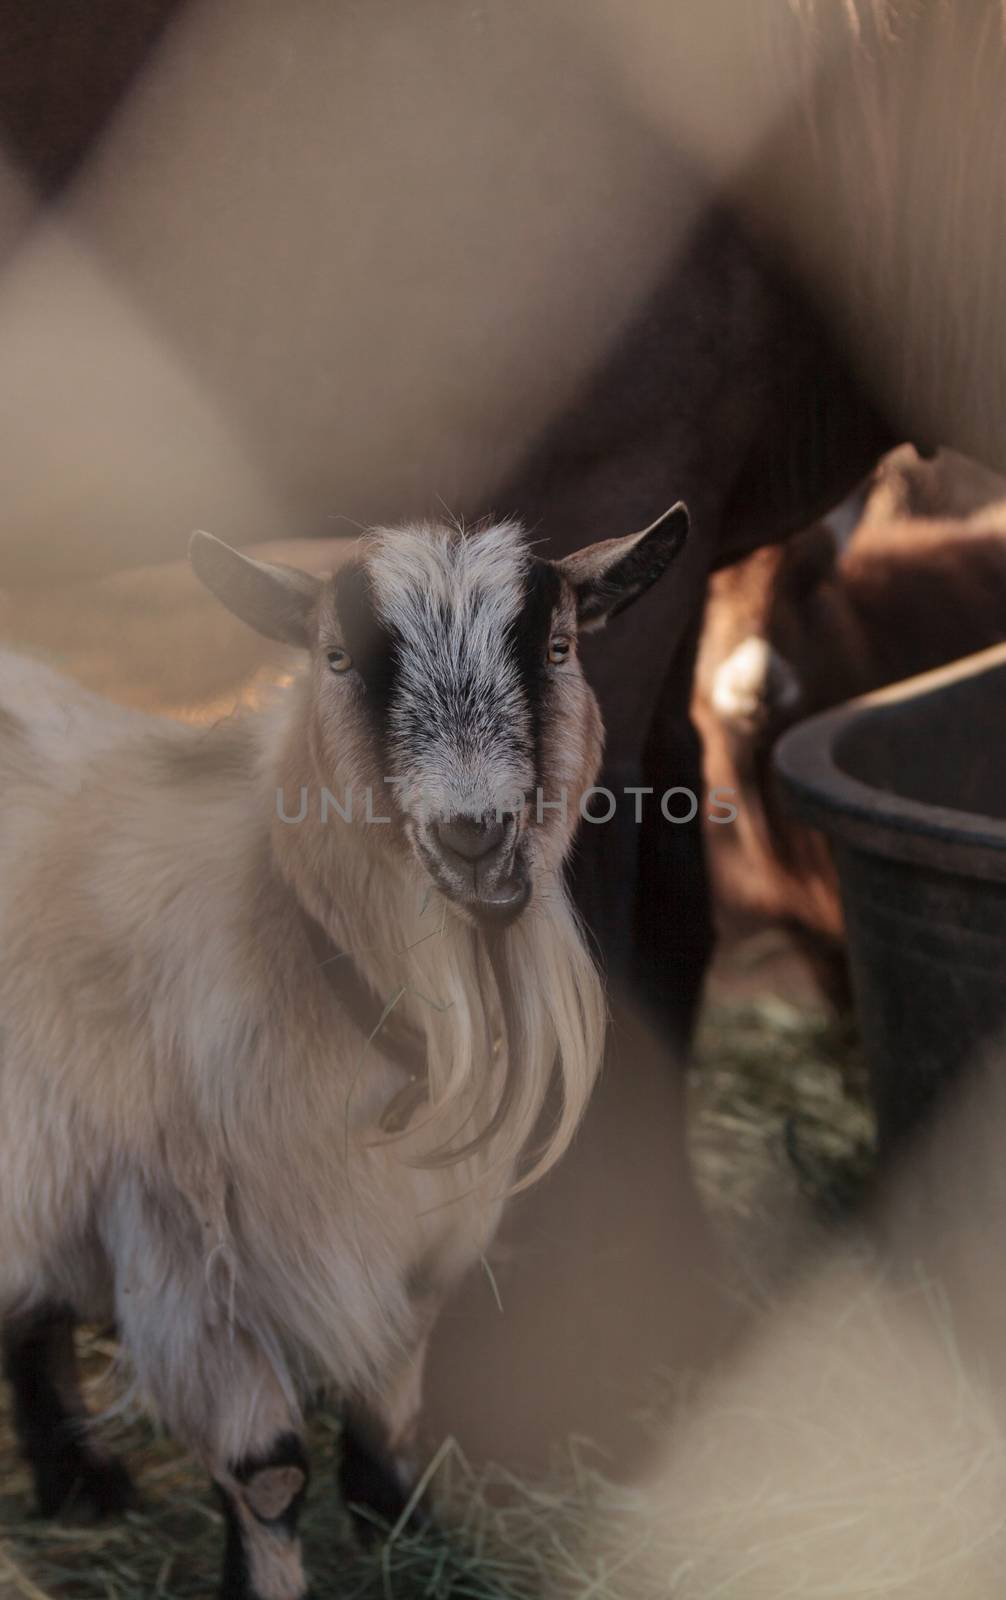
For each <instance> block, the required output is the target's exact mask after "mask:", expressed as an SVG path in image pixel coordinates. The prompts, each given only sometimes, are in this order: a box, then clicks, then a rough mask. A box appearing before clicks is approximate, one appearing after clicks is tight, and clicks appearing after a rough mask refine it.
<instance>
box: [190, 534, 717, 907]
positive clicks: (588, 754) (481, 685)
mask: <svg viewBox="0 0 1006 1600" xmlns="http://www.w3.org/2000/svg"><path fill="white" fill-rule="evenodd" d="M687 531H688V514H687V512H686V510H685V507H684V506H683V505H681V504H678V505H675V506H673V507H672V508H671V510H670V511H668V512H666V513H665V514H664V516H662V517H661V518H660V519H659V520H658V521H657V522H655V523H653V524H652V526H650V527H649V528H646V529H644V530H643V531H642V532H641V533H636V534H630V535H628V536H627V537H625V538H617V539H607V540H603V541H602V542H600V543H597V544H593V545H590V546H588V547H587V548H586V549H583V550H580V551H578V552H577V553H576V554H574V555H570V556H566V557H564V558H563V559H561V560H558V561H548V560H544V559H542V558H540V557H538V556H537V555H535V554H533V552H532V551H531V550H530V549H529V548H528V545H527V544H526V542H525V540H524V537H523V535H522V533H521V530H520V529H519V528H518V527H517V526H516V525H515V524H513V523H510V522H504V523H495V524H492V525H483V526H480V527H479V528H477V529H475V530H474V531H471V532H463V531H460V530H458V529H457V528H454V527H446V526H441V525H422V526H412V527H407V528H403V529H378V530H375V531H374V532H372V533H369V534H367V535H366V536H365V537H364V538H363V539H362V540H361V541H360V544H359V546H358V547H357V550H356V552H355V554H354V556H353V558H352V559H350V560H348V561H347V562H346V563H345V565H343V566H342V567H341V568H340V570H339V571H338V572H337V573H336V575H335V576H334V577H333V578H330V579H327V580H324V581H323V580H321V579H319V578H316V577H311V576H309V575H307V574H306V573H303V572H299V571H296V570H294V569H293V568H284V567H278V566H271V565H266V564H264V563H262V562H258V561H253V560H252V559H250V558H249V557H248V556H245V555H242V554H241V553H240V552H238V551H236V550H232V549H231V548H230V547H229V546H227V545H225V544H222V543H221V542H220V541H219V540H217V539H214V538H212V537H211V536H210V535H209V534H203V533H200V534H196V535H194V536H193V540H192V545H191V558H192V564H193V567H194V569H195V571H196V573H197V575H198V576H199V577H200V578H201V580H202V581H203V582H204V583H205V584H206V585H207V587H208V588H209V589H211V590H212V592H213V593H214V594H215V595H216V596H217V597H218V598H219V599H220V600H222V601H223V603H224V605H225V606H227V607H228V609H229V610H231V611H233V612H234V613H235V614H236V615H237V616H239V617H241V618H242V619H243V620H244V621H245V622H246V623H249V624H250V625H251V626H252V627H253V628H256V629H257V630H258V631H259V632H260V633H262V634H265V635H266V636H267V637H268V638H271V639H276V640H280V641H282V642H283V643H286V644H291V645H295V646H298V647H300V648H302V649H305V650H307V651H308V652H309V653H310V656H311V685H312V690H311V695H312V698H311V706H310V710H309V716H310V723H309V727H310V742H311V745H312V748H313V752H314V759H315V776H316V778H317V781H318V782H319V783H320V784H325V785H329V786H330V787H331V788H332V790H333V791H334V789H335V787H336V784H337V783H342V785H343V786H344V787H345V784H346V779H347V777H348V778H349V780H350V782H351V784H352V786H353V788H354V789H355V790H357V791H359V790H361V789H363V790H370V792H371V793H372V794H373V795H374V796H378V797H380V800H379V804H380V808H381V810H382V811H383V812H384V813H385V814H390V816H391V818H392V821H393V824H394V826H392V827H390V828H382V829H381V830H380V834H381V837H382V842H383V841H384V840H387V842H388V844H389V845H392V846H393V847H395V848H398V849H400V850H402V851H403V852H405V853H406V854H407V855H408V856H409V857H411V859H412V860H413V861H418V863H419V864H420V866H421V868H422V869H423V871H424V872H425V874H427V875H428V877H429V879H431V880H432V882H433V884H434V885H435V886H436V888H437V889H438V890H439V891H440V892H441V894H443V895H444V896H445V897H446V898H447V899H448V900H450V901H451V902H452V903H453V904H454V905H455V906H456V907H457V908H459V909H460V910H461V911H462V913H463V914H464V915H466V916H467V917H469V918H470V919H471V920H472V921H475V922H479V923H488V922H496V923H501V924H502V923H506V922H508V921H510V920H512V919H513V918H514V917H515V916H517V915H518V914H519V913H520V912H521V911H522V910H523V909H524V907H525V906H526V905H527V903H528V900H529V899H530V896H531V893H532V888H533V882H534V878H535V876H536V874H538V873H540V872H545V873H548V872H550V871H551V872H555V871H556V870H558V868H559V866H560V865H561V862H562V859H563V857H564V855H565V853H566V851H567V849H568V846H569V842H570V839H571V836H572V832H573V829H574V826H575V822H576V817H577V810H578V805H579V801H580V796H581V795H582V793H583V792H584V790H586V789H588V788H589V787H590V785H591V784H592V783H593V782H594V781H595V778H596V775H597V771H598V768H599V765H600V757H601V736H602V730H601V719H600V714H599V711H598V707H597V702H596V700H595V698H594V695H593V693H592V691H591V689H590V688H589V687H588V685H587V682H586V680H585V678H584V676H583V673H582V671H581V668H580V664H579V661H578V658H577V638H578V635H579V634H580V633H582V632H585V631H587V630H590V629H593V628H597V627H600V626H602V625H603V624H604V623H605V622H606V621H607V620H608V618H609V617H611V616H613V615H614V614H615V613H616V612H619V611H621V610H623V609H624V608H625V607H626V606H627V605H629V604H630V603H631V601H633V600H634V599H635V598H636V597H637V596H638V595H640V594H642V593H643V592H644V591H645V590H646V589H648V588H649V587H650V585H651V584H652V583H654V582H655V580H656V579H657V578H658V577H659V576H660V575H661V573H663V571H664V570H665V568H666V567H667V566H668V565H669V564H670V562H671V561H672V560H673V558H674V557H675V556H676V555H677V553H678V551H679V550H680V549H681V547H682V545H683V543H684V541H685V537H686V534H687Z"/></svg>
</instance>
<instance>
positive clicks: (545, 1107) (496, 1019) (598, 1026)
mask: <svg viewBox="0 0 1006 1600" xmlns="http://www.w3.org/2000/svg"><path fill="white" fill-rule="evenodd" d="M404 959H405V960H406V961H407V966H408V970H407V971H403V972H402V976H401V980H400V983H401V987H402V989H403V990H404V991H407V992H408V993H409V994H411V996H412V997H413V999H414V1004H413V1005H412V1007H411V1008H410V1009H411V1012H412V1017H413V1020H414V1021H415V1022H418V1023H419V1025H420V1026H421V1028H422V1032H423V1034H424V1039H425V1047H426V1070H427V1078H426V1084H425V1095H424V1098H423V1102H422V1103H421V1104H419V1105H416V1104H415V1100H414V1099H412V1097H411V1096H410V1092H409V1091H405V1093H404V1096H395V1097H394V1098H393V1100H392V1101H391V1102H390V1103H389V1106H388V1107H387V1108H386V1114H385V1117H384V1119H383V1121H384V1125H385V1127H386V1128H387V1127H388V1126H396V1125H398V1124H399V1123H400V1121H401V1113H402V1111H403V1110H407V1111H411V1115H410V1116H409V1119H408V1128H407V1130H406V1131H404V1132H403V1133H400V1134H397V1133H395V1134H390V1135H389V1137H390V1138H392V1139H400V1140H401V1143H402V1155H403V1159H406V1160H408V1161H410V1162H412V1163H414V1164H415V1165H417V1166H428V1167H432V1166H435V1167H445V1166H455V1165H458V1166H463V1167H465V1168H467V1169H468V1173H467V1174H465V1176H466V1177H467V1178H468V1181H469V1182H470V1184H471V1186H472V1187H475V1186H477V1185H481V1184H482V1183H484V1182H485V1181H486V1180H488V1179H492V1178H495V1179H497V1180H498V1183H499V1186H500V1188H501V1189H507V1190H509V1192H515V1191H516V1190H518V1189H523V1188H526V1187H527V1186H528V1185H529V1184H530V1183H532V1182H534V1181H535V1180H536V1179H537V1178H539V1177H541V1176H542V1175H543V1174H544V1173H545V1172H546V1171H548V1169H549V1168H550V1167H551V1166H553V1165H554V1163H555V1162H556V1161H558V1159H559V1158H560V1156H561V1155H562V1154H563V1152H564V1151H565V1150H566V1148H567V1147H568V1145H569V1143H570V1140H571V1139H572V1137H573V1134H574V1133H575V1131H576V1128H577V1125H578V1123H579V1121H580V1119H581V1117H582V1115H583V1112H584V1110H585V1108H586V1105H587V1101H588V1100H589V1098H590V1092H591V1089H592V1087H593V1085H594V1081H595V1079H596V1077H597V1073H598V1070H599V1068H600V1065H601V1059H602V1054H603V1049H604V1031H605V1010H604V998H603V992H602V988H601V984H600V980H599V978H598V975H597V971H596V969H595V966H594V963H593V961H592V960H591V957H590V955H589V953H588V951H587V948H586V945H585V943H584V939H583V935H582V933H581V930H580V926H579V923H578V919H577V916H576V913H575V911H574V910H573V907H572V906H571V904H570V902H569V899H568V897H567V895H566V892H565V890H564V889H563V887H562V886H561V884H560V883H558V882H556V883H555V884H554V885H552V886H551V892H550V893H548V894H547V895H541V896H540V897H539V898H538V899H537V900H536V901H534V902H532V905H531V907H530V908H529V909H528V911H527V912H526V913H525V914H524V915H523V916H522V917H521V918H520V919H519V920H518V921H517V922H516V923H514V924H513V925H512V926H511V927H509V928H507V929H504V930H500V931H493V932H490V933H488V934H487V933H483V932H481V931H477V930H475V929H473V928H471V927H469V926H468V925H467V924H466V923H464V922H462V921H461V919H460V918H458V917H456V916H454V915H449V916H448V919H447V923H446V925H445V927H444V931H443V935H442V936H441V937H437V936H434V937H432V938H427V939H423V940H422V941H421V942H420V943H417V944H416V945H414V946H413V948H412V949H410V950H409V951H408V952H407V954H406V955H405V958H404ZM413 1107H414V1109H413ZM469 1175H470V1176H469ZM459 1176H461V1175H460V1174H459Z"/></svg>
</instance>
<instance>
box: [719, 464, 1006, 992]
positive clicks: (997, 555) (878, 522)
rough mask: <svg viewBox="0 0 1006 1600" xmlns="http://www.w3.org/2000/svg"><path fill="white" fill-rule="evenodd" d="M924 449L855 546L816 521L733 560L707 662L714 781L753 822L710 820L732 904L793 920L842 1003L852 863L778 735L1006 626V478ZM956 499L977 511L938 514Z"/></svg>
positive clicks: (976, 646)
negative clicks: (791, 784) (922, 458)
mask: <svg viewBox="0 0 1006 1600" xmlns="http://www.w3.org/2000/svg"><path fill="white" fill-rule="evenodd" d="M913 457H914V452H911V453H910V454H909V453H906V452H905V451H904V450H897V451H894V452H892V454H891V455H890V456H889V457H887V458H886V460H885V461H884V462H882V463H881V465H880V467H879V468H878V471H877V473H876V475H875V477H874V480H873V483H872V485H871V487H870V492H869V495H868V498H867V502H866V508H865V513H864V516H863V518H862V520H861V521H860V522H859V524H858V525H857V527H856V528H855V530H854V532H853V534H852V537H851V540H850V541H849V543H848V544H847V546H846V548H845V549H844V550H841V551H840V550H839V549H838V548H837V546H836V543H835V540H834V537H833V535H832V533H831V531H830V530H829V528H828V527H827V526H826V525H824V524H822V523H816V524H814V525H813V526H812V527H810V528H807V529H805V530H804V531H803V532H802V533H800V534H797V535H795V536H794V537H793V538H791V539H790V540H789V541H788V542H787V543H786V544H785V545H781V546H779V547H776V548H770V549H765V550H759V551H757V552H756V553H755V555H753V556H752V557H750V558H749V560H748V561H746V562H744V563H743V564H742V565H739V566H737V567H734V568H728V569H726V570H725V571H723V572H722V573H719V574H717V576H716V578H715V579H714V581H713V584H712V589H711V595H710V603H709V607H708V610H707V615H706V626H705V631H704V634H703V639H702V645H701V649H700V652H699V661H698V667H697V672H696V694H695V702H694V708H693V714H694V716H695V719H696V722H697V724H698V726H699V727H700V728H701V731H702V736H703V741H704V744H705V750H706V777H707V781H708V782H709V783H710V784H712V785H718V786H721V787H724V788H733V789H736V790H737V791H739V794H740V796H741V801H740V803H739V806H738V818H737V825H736V826H735V827H731V828H717V827H711V828H710V829H709V830H708V835H707V842H708V846H709V852H710V864H711V868H712V876H713V880H714V883H715V885H716V893H717V898H718V900H719V902H720V906H721V909H725V910H726V912H727V914H728V916H729V917H730V918H731V920H733V921H734V922H736V923H738V924H739V925H741V926H743V925H744V924H745V923H750V922H752V921H754V922H756V923H757V922H760V923H764V922H765V921H775V922H779V923H781V924H782V925H784V926H785V927H787V928H788V929H789V931H790V932H791V933H792V934H793V935H794V937H795V939H796V941H797V943H798V945H799V947H800V948H801V950H802V951H803V953H804V955H805V956H806V957H807V959H808V961H809V964H810V966H811V967H812V969H813V971H814V974H815V976H816V978H817V980H818V982H819V984H820V987H821V988H822V990H823V992H824V993H825V995H826V997H827V998H828V999H829V1000H830V1001H832V1002H833V1003H834V1004H835V1005H836V1006H838V1007H839V1008H841V1007H843V1006H845V1005H847V1004H848V1000H849V991H848V975H847V970H846V963H845V939H844V925H843V919H842V908H841V901H840V897H839V890H838V879H837V875H836V873H835V868H834V865H833V863H832V860H831V855H830V852H829V850H828V847H827V844H826V842H825V841H824V839H823V838H822V837H821V835H820V834H818V833H816V832H814V831H813V830H811V829H808V828H805V827H804V826H802V825H801V824H800V823H798V822H796V821H795V820H794V819H793V818H792V817H791V816H789V815H788V814H787V812H786V811H785V809H784V808H783V807H782V806H781V805H780V802H779V799H778V796H777V794H776V790H775V785H774V778H773V772H772V765H771V755H772V747H773V745H774V744H775V741H776V740H777V739H778V737H779V736H780V734H782V733H783V732H784V731H785V729H786V728H788V727H790V726H791V725H792V724H793V723H794V722H797V721H799V720H800V719H801V718H803V717H807V716H811V715H813V713H814V712H817V711H824V710H827V709H828V708H829V707H831V706H835V705H839V704H841V703H842V702H843V701H844V700H850V699H852V698H853V697H854V696H856V695H861V694H866V693H868V692H869V691H871V690H873V689H879V688H882V687H883V686H884V685H886V684H889V683H895V682H898V681H899V680H900V679H902V678H909V677H912V676H914V675H915V674H916V673H920V672H926V671H929V670H930V669H931V668H934V667H939V666H943V665H944V664H945V663H947V662H949V661H953V660H955V659H956V658H957V657H959V656H964V655H969V654H971V653H972V652H973V651H976V650H981V649H984V648H986V647H988V646H991V645H994V644H998V643H1000V642H1001V641H1002V640H1003V639H1004V638H1006V539H1004V524H1003V510H1002V498H1003V490H1004V488H1006V485H1004V484H1003V481H1002V480H1001V479H996V478H995V477H994V476H993V475H992V474H990V473H986V472H985V471H984V469H982V468H979V467H977V466H975V465H974V464H972V463H969V462H967V461H965V460H964V459H963V458H961V457H957V456H955V455H953V453H951V452H942V451H941V452H940V455H939V456H938V457H937V459H936V461H935V462H934V463H933V464H932V465H929V464H922V463H918V462H917V460H913ZM979 496H984V498H985V499H986V501H988V503H986V504H980V503H979V504H977V505H976V504H975V503H974V502H975V500H976V499H978V497H979ZM947 504H950V505H952V506H955V507H959V508H960V510H961V514H960V515H957V516H953V517H951V516H948V515H946V513H945V512H942V511H941V514H940V515H937V514H935V513H936V512H937V511H940V510H941V507H943V506H946V505H947ZM912 505H916V506H921V507H924V508H925V509H926V510H927V511H930V512H931V514H929V515H925V516H908V515H905V514H904V512H905V510H906V509H908V508H909V507H911V506H912Z"/></svg>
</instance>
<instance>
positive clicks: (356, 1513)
mask: <svg viewBox="0 0 1006 1600" xmlns="http://www.w3.org/2000/svg"><path fill="white" fill-rule="evenodd" d="M339 1487H340V1489H341V1490H342V1498H343V1502H344V1504H345V1506H346V1510H347V1511H348V1512H349V1517H350V1521H351V1523H352V1526H353V1532H354V1534H355V1536H356V1539H357V1541H358V1543H359V1544H361V1545H363V1546H364V1548H370V1547H371V1546H372V1545H376V1544H380V1543H381V1542H382V1541H383V1540H384V1539H386V1538H387V1536H388V1533H389V1531H390V1530H391V1529H392V1528H394V1527H396V1526H397V1524H398V1523H399V1521H400V1520H401V1518H402V1514H403V1513H404V1511H405V1508H406V1506H408V1505H409V1500H410V1496H411V1486H409V1487H407V1486H405V1485H404V1484H403V1483H402V1481H401V1479H400V1478H399V1476H398V1474H397V1472H396V1471H395V1468H394V1465H393V1464H392V1463H391V1462H390V1461H389V1460H386V1459H384V1458H383V1457H381V1456H378V1455H376V1454H374V1452H373V1451H371V1450H369V1449H368V1448H367V1446H366V1444H364V1442H363V1441H362V1440H361V1439H360V1438H359V1436H358V1435H357V1434H355V1433H351V1432H348V1431H347V1432H346V1433H345V1434H344V1435H343V1439H342V1458H341V1460H340V1463H339ZM429 1524H430V1517H429V1513H428V1512H427V1511H426V1510H425V1509H424V1507H423V1506H422V1505H421V1504H416V1505H414V1506H412V1507H411V1508H410V1510H409V1515H408V1517H407V1518H406V1521H405V1524H404V1526H403V1529H402V1532H404V1533H406V1534H416V1533H421V1532H422V1531H423V1529H424V1528H427V1527H429Z"/></svg>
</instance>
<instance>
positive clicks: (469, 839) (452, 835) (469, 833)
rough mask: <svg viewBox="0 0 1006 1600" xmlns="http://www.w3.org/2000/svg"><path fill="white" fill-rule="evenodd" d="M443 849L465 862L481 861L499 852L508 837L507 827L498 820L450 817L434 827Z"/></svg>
mask: <svg viewBox="0 0 1006 1600" xmlns="http://www.w3.org/2000/svg"><path fill="white" fill-rule="evenodd" d="M434 832H435V834H436V836H437V840H438V842H439V844H440V845H441V846H442V848H443V849H445V850H447V851H448V852H449V853H451V854H453V855H456V856H460V857H461V858H462V860H463V861H481V860H482V858H483V856H487V855H490V854H491V853H492V851H494V850H498V849H499V847H500V845H501V844H502V843H503V840H504V838H505V837H506V826H505V824H504V823H502V822H500V821H498V820H497V819H496V818H485V817H450V818H448V819H446V820H445V821H443V822H438V823H436V824H435V826H434Z"/></svg>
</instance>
